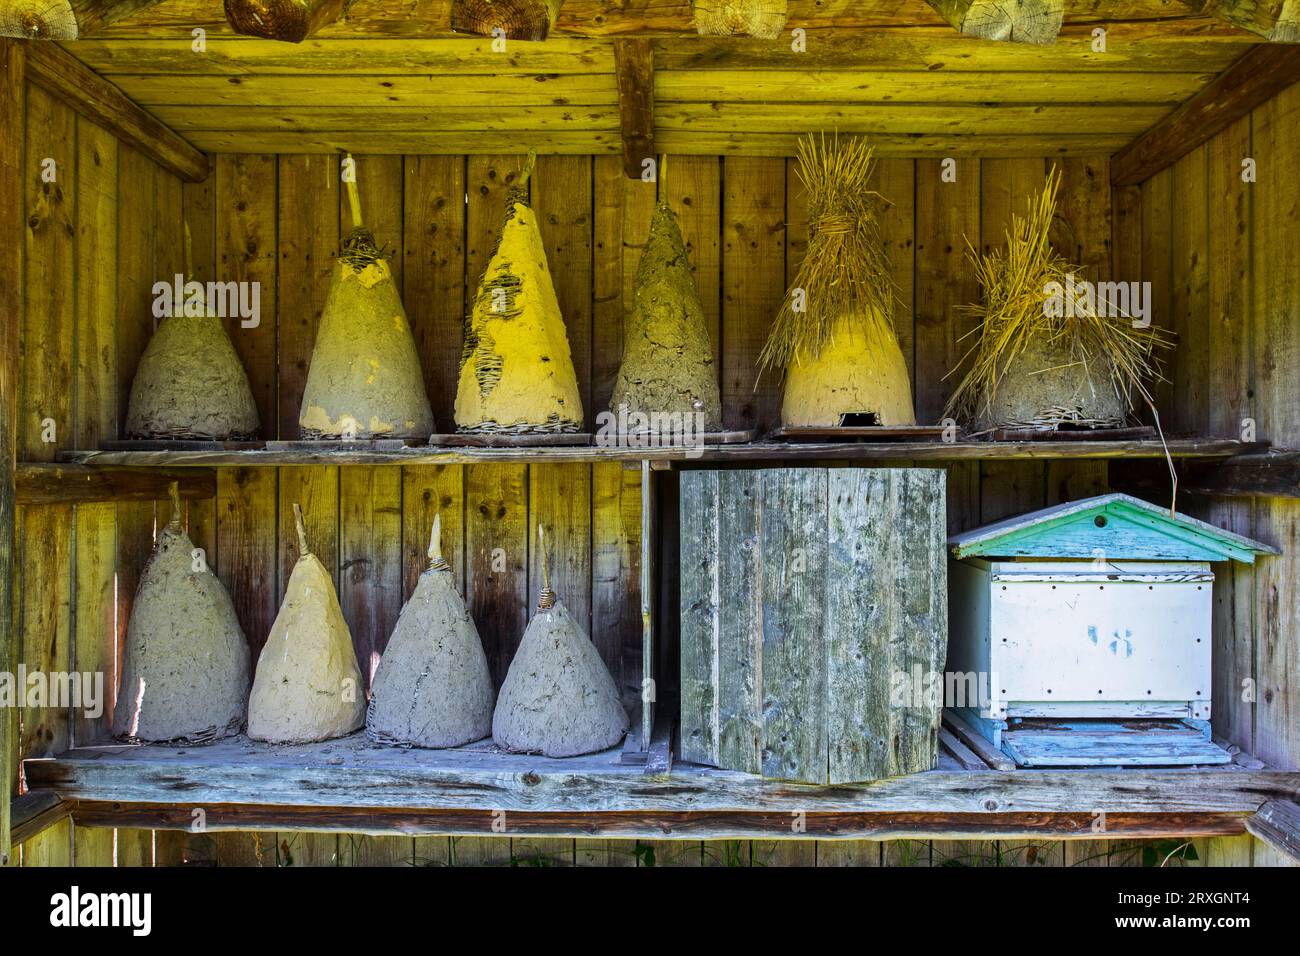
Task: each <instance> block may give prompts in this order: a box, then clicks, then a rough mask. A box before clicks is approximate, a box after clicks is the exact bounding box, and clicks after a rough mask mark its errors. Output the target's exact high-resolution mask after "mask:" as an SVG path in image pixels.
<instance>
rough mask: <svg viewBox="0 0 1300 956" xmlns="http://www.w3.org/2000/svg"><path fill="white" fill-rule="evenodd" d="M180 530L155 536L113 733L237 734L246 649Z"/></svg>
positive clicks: (215, 585)
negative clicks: (155, 543)
mask: <svg viewBox="0 0 1300 956" xmlns="http://www.w3.org/2000/svg"><path fill="white" fill-rule="evenodd" d="M194 550H195V549H194V544H193V542H191V541H190V538H189V536H188V535H187V534H185V532H184V531H182V530H181V524H180V495H179V493H178V491H177V486H176V485H174V484H173V485H172V519H171V522H170V523H169V524H168V525H167V527H166V528H164V529H163V531H162V533H161V534H159V536H158V544H157V546H156V547H155V548H154V552H153V555H152V556H151V557H150V558H149V563H148V564H146V565H145V569H144V574H143V575H142V576H141V578H140V586H139V587H138V588H137V589H136V593H135V602H134V604H132V606H131V620H130V623H129V624H128V625H127V632H126V657H125V661H124V662H123V666H122V684H121V688H120V691H119V693H118V703H117V710H116V712H115V713H114V714H113V734H114V735H115V736H118V737H130V738H133V739H137V740H149V741H166V740H181V741H186V742H189V743H199V742H203V741H208V740H215V739H217V738H219V737H225V736H228V735H230V734H236V733H238V732H239V729H240V727H242V726H243V723H244V714H245V705H246V703H247V700H248V680H249V653H248V642H247V641H246V640H245V639H244V632H243V631H242V630H241V629H240V627H239V620H238V619H237V618H236V616H235V608H234V605H232V604H231V603H230V596H229V595H228V594H227V593H226V589H225V588H224V587H222V586H221V582H220V581H219V580H217V576H216V575H215V574H213V573H212V570H211V569H210V568H209V567H208V565H207V562H206V561H204V560H202V559H201V556H199V555H195V554H194Z"/></svg>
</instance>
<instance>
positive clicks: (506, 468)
mask: <svg viewBox="0 0 1300 956" xmlns="http://www.w3.org/2000/svg"><path fill="white" fill-rule="evenodd" d="M527 521H528V466H527V465H471V466H468V467H467V468H466V469H465V561H466V566H467V571H466V594H467V595H468V597H469V607H470V614H471V615H472V616H473V618H474V623H475V624H476V625H477V627H478V632H479V636H480V637H481V638H482V639H483V650H484V651H485V652H486V653H487V659H488V667H489V668H490V669H491V671H492V680H493V682H494V684H495V685H496V687H497V689H498V690H499V689H500V687H501V684H502V682H503V681H504V680H505V678H506V673H507V671H508V670H509V669H510V661H511V660H512V659H513V658H514V654H515V649H516V648H517V647H518V646H519V639H520V638H521V637H523V634H524V628H525V627H526V626H527V624H528V619H529V617H531V615H532V608H531V607H530V606H529V604H528V572H527V568H528V538H529V534H528V528H527Z"/></svg>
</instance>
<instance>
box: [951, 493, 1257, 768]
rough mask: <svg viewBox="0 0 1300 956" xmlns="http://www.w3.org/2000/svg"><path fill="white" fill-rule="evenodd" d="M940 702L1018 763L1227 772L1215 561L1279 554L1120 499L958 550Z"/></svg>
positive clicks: (1026, 523) (986, 536)
mask: <svg viewBox="0 0 1300 956" xmlns="http://www.w3.org/2000/svg"><path fill="white" fill-rule="evenodd" d="M948 543H949V546H950V549H951V554H952V559H951V561H950V565H949V572H948V580H949V607H950V624H949V643H948V663H947V668H946V670H947V673H948V678H947V688H946V703H947V704H948V706H949V707H951V708H952V709H953V710H954V712H955V713H956V714H957V715H959V716H960V717H961V718H962V719H964V720H966V721H967V722H968V723H969V724H971V725H972V727H973V728H974V729H975V730H977V731H978V732H979V733H981V734H983V735H984V736H985V737H986V738H988V739H989V740H990V741H991V742H992V743H993V744H994V745H995V746H997V747H999V748H1000V749H1002V750H1004V751H1005V752H1007V753H1008V754H1009V755H1010V756H1012V757H1013V758H1014V759H1015V760H1016V761H1017V762H1018V763H1020V764H1021V765H1022V766H1077V765H1088V764H1125V763H1130V764H1170V765H1173V764H1187V763H1198V764H1199V763H1222V762H1225V761H1226V760H1227V759H1228V755H1227V754H1226V753H1225V752H1224V751H1222V750H1221V749H1219V748H1218V747H1215V746H1214V745H1213V744H1212V743H1211V742H1210V728H1209V720H1210V705H1211V688H1212V686H1213V685H1212V682H1211V655H1212V639H1211V625H1212V620H1213V587H1214V571H1213V568H1212V565H1211V562H1214V561H1226V560H1240V561H1247V562H1253V561H1254V557H1255V555H1256V554H1260V553H1273V549H1271V548H1269V547H1267V546H1266V545H1262V544H1260V543H1258V542H1255V541H1251V540H1250V539H1247V538H1243V537H1241V536H1240V535H1235V534H1231V533H1229V532H1227V531H1224V530H1222V529H1220V528H1215V527H1213V526H1212V525H1208V524H1205V523H1204V522H1201V521H1197V520H1196V519H1194V518H1190V517H1187V516H1186V515H1181V514H1176V513H1171V512H1170V511H1169V510H1167V509H1162V508H1159V507H1157V506H1156V505H1152V504H1149V503H1148V502H1145V501H1141V500H1139V499H1136V498H1131V497H1129V496H1127V495H1120V494H1111V495H1103V496H1101V497H1099V498H1091V499H1088V500H1086V501H1078V502H1071V503H1069V504H1065V505H1059V506H1056V507H1054V508H1047V509H1045V510H1042V511H1037V512H1033V513H1032V514H1028V515H1022V516H1020V517H1017V518H1012V519H1009V520H1007V521H1002V522H998V523H997V524H993V525H987V526H985V527H983V528H977V529H975V530H973V531H968V532H964V533H962V534H959V535H955V536H953V537H952V538H950V539H949V541H948Z"/></svg>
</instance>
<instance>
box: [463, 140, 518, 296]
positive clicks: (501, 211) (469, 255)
mask: <svg viewBox="0 0 1300 956" xmlns="http://www.w3.org/2000/svg"><path fill="white" fill-rule="evenodd" d="M524 162H525V157H523V156H518V155H508V156H494V155H475V156H470V157H468V158H467V160H466V166H465V183H466V186H467V194H468V197H469V202H468V204H467V205H466V207H465V288H466V293H467V295H466V302H467V303H468V302H469V301H472V297H473V295H474V291H475V290H476V289H477V288H478V283H479V279H480V278H482V276H483V270H484V269H486V268H487V264H488V260H489V259H490V258H491V256H492V250H493V249H494V248H495V247H496V243H497V238H498V237H499V236H500V235H501V227H502V225H503V224H504V222H505V211H506V191H507V190H508V189H509V187H510V184H511V183H513V182H514V181H515V180H516V179H518V178H519V174H520V172H521V171H522V170H523V167H524Z"/></svg>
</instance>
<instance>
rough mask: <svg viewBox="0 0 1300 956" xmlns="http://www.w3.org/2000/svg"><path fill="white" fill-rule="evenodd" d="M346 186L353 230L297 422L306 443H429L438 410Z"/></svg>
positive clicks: (383, 264)
mask: <svg viewBox="0 0 1300 956" xmlns="http://www.w3.org/2000/svg"><path fill="white" fill-rule="evenodd" d="M347 185H348V196H349V199H350V200H351V201H352V210H353V211H352V220H353V225H354V226H355V228H354V229H353V230H352V232H350V233H349V234H348V236H347V238H346V239H345V240H344V242H343V249H342V251H341V252H340V253H339V257H338V261H337V262H336V263H335V265H334V275H333V277H332V278H331V279H330V287H329V292H328V293H327V294H326V298H325V308H324V310H323V311H322V312H321V319H320V328H319V330H318V331H317V333H316V344H315V346H314V347H313V349H312V353H311V367H310V368H309V369H308V370H307V384H306V387H305V388H304V389H303V396H302V413H301V414H300V416H299V418H298V424H299V425H300V426H301V427H302V433H303V437H304V438H340V437H341V438H360V439H372V438H426V439H427V438H428V437H429V435H430V434H432V433H433V429H434V422H433V410H432V408H430V406H429V397H428V395H427V394H426V393H425V390H424V375H423V373H422V372H421V371H420V358H419V355H418V353H417V351H416V348H415V337H414V336H413V335H412V334H411V325H410V323H409V322H408V321H407V318H406V310H405V309H403V308H402V300H401V297H400V296H399V295H398V294H397V286H396V285H394V283H393V276H392V273H391V272H390V271H389V268H388V261H387V260H386V259H385V258H384V257H383V255H382V254H381V252H380V249H379V246H378V245H377V244H376V243H375V237H374V235H373V234H372V233H371V232H370V230H368V229H366V228H365V227H363V226H362V225H361V209H360V202H359V200H358V199H357V196H356V183H355V182H349V183H348V184H347Z"/></svg>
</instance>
